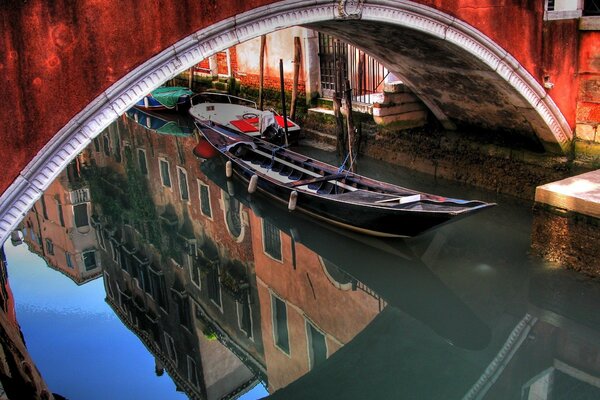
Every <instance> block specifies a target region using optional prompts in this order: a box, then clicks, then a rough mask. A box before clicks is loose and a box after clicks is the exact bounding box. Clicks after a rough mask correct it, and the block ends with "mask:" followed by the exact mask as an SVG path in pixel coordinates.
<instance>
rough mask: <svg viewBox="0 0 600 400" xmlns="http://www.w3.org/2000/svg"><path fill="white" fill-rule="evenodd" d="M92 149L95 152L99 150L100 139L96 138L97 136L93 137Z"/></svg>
mask: <svg viewBox="0 0 600 400" xmlns="http://www.w3.org/2000/svg"><path fill="white" fill-rule="evenodd" d="M94 150H95V151H96V153H98V152H100V140H98V137H95V138H94Z"/></svg>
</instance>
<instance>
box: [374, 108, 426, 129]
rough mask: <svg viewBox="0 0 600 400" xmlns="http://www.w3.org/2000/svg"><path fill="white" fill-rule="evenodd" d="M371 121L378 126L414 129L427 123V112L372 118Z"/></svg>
mask: <svg viewBox="0 0 600 400" xmlns="http://www.w3.org/2000/svg"><path fill="white" fill-rule="evenodd" d="M373 120H374V121H375V123H376V124H378V125H390V124H394V125H397V126H398V127H404V128H416V127H418V126H423V125H425V122H427V111H411V112H406V113H402V114H394V115H388V116H386V117H377V116H373Z"/></svg>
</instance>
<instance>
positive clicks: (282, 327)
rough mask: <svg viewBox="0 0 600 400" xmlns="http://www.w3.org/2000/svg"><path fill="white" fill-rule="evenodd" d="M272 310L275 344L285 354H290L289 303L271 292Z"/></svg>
mask: <svg viewBox="0 0 600 400" xmlns="http://www.w3.org/2000/svg"><path fill="white" fill-rule="evenodd" d="M271 312H272V315H273V337H274V339H275V345H276V346H277V347H278V348H279V349H280V350H281V351H283V352H284V353H285V354H288V355H289V354H290V339H289V337H288V326H287V305H286V304H285V302H284V301H283V300H281V299H280V298H279V297H277V296H275V295H274V294H273V293H271Z"/></svg>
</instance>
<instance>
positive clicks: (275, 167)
mask: <svg viewBox="0 0 600 400" xmlns="http://www.w3.org/2000/svg"><path fill="white" fill-rule="evenodd" d="M282 168H283V164H281V163H275V164H274V165H273V168H271V171H273V172H280V171H281V169H282Z"/></svg>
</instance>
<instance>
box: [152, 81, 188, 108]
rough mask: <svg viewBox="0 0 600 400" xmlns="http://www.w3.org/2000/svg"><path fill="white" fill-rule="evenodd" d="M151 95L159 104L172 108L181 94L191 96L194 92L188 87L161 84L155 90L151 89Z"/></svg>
mask: <svg viewBox="0 0 600 400" xmlns="http://www.w3.org/2000/svg"><path fill="white" fill-rule="evenodd" d="M151 94H152V97H154V98H155V99H156V101H158V102H159V103H160V104H162V105H163V106H165V107H167V108H173V107H175V105H176V104H177V101H178V100H179V98H180V97H181V96H186V95H188V96H191V95H192V94H194V92H192V91H191V90H190V89H188V88H186V87H183V86H172V87H166V86H161V87H159V88H157V89H156V90H154V91H152V93H151Z"/></svg>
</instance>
